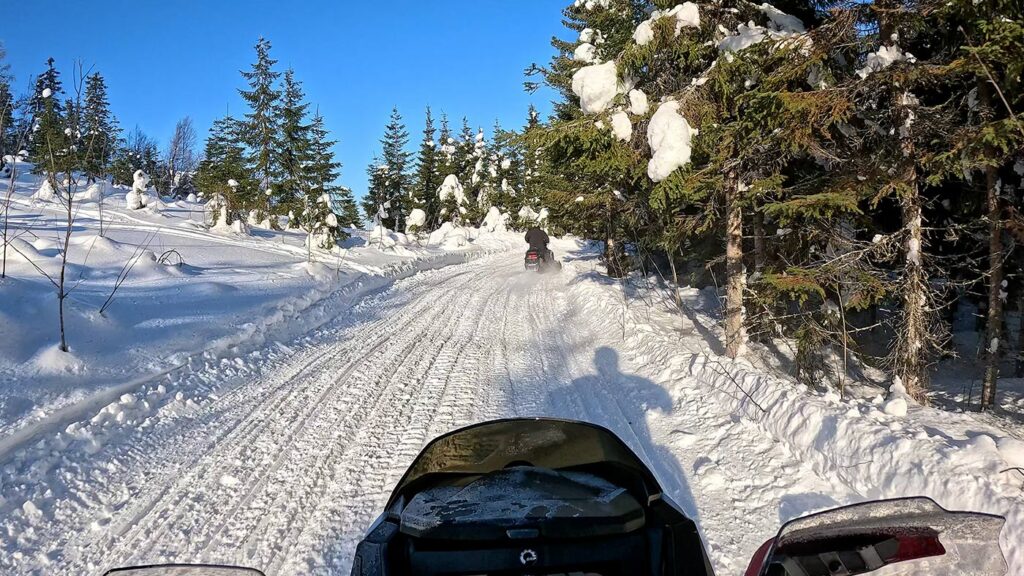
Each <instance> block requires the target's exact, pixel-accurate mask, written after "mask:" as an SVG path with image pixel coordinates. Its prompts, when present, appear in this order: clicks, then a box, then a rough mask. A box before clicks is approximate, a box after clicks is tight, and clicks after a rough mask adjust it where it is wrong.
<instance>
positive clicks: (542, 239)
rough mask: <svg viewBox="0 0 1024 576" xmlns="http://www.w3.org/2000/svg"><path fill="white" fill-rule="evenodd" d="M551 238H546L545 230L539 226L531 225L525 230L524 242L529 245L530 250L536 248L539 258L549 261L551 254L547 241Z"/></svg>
mask: <svg viewBox="0 0 1024 576" xmlns="http://www.w3.org/2000/svg"><path fill="white" fill-rule="evenodd" d="M550 241H551V239H550V238H548V234H547V232H545V231H543V230H541V229H540V228H538V227H536V226H533V227H532V228H530V229H529V230H527V231H526V243H527V244H529V245H530V250H536V251H537V252H538V253H540V256H541V258H543V259H545V260H547V261H549V262H550V261H551V260H553V256H554V255H553V254H552V253H551V251H550V250H548V242H550Z"/></svg>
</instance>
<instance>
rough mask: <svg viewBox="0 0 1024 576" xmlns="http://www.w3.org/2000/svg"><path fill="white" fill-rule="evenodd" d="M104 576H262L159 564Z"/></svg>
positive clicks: (245, 571)
mask: <svg viewBox="0 0 1024 576" xmlns="http://www.w3.org/2000/svg"><path fill="white" fill-rule="evenodd" d="M104 576H263V573H262V572H260V571H259V570H254V569H252V568H241V567H239V566H213V565H202V564H159V565H152V566H132V567H129V568H117V569H114V570H111V571H109V572H107V573H106V574H105V575H104Z"/></svg>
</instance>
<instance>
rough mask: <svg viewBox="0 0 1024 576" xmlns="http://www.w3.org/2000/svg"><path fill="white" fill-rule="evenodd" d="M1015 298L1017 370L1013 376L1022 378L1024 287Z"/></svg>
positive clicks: (1023, 361) (1023, 375)
mask: <svg viewBox="0 0 1024 576" xmlns="http://www.w3.org/2000/svg"><path fill="white" fill-rule="evenodd" d="M1018 289H1019V290H1020V294H1019V295H1018V296H1017V368H1016V370H1015V371H1014V374H1013V375H1014V376H1016V377H1017V378H1024V287H1020V288H1018Z"/></svg>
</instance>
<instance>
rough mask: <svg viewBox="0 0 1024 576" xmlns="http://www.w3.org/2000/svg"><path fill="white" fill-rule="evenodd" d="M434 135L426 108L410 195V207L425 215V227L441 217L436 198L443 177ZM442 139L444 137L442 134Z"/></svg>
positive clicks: (428, 111)
mask: <svg viewBox="0 0 1024 576" xmlns="http://www.w3.org/2000/svg"><path fill="white" fill-rule="evenodd" d="M436 133H437V131H436V129H435V128H434V119H433V117H432V116H431V115H430V107H429V106H428V107H427V113H426V124H425V126H424V128H423V141H422V142H420V150H419V154H418V155H417V157H416V177H415V181H414V182H413V188H412V194H411V200H412V205H411V207H412V208H419V209H420V210H423V211H424V212H425V213H426V215H427V220H426V222H427V226H434V225H436V224H437V223H438V222H439V220H440V216H441V214H440V213H441V202H440V200H439V199H438V196H437V187H438V186H440V185H441V180H442V178H443V176H442V175H441V174H440V165H439V164H440V163H439V158H438V156H439V155H440V152H439V150H438V145H437V142H436V140H435V136H436ZM442 137H444V133H443V132H442Z"/></svg>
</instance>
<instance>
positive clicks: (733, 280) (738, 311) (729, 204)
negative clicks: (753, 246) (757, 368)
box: [725, 172, 746, 358]
mask: <svg viewBox="0 0 1024 576" xmlns="http://www.w3.org/2000/svg"><path fill="white" fill-rule="evenodd" d="M725 211H726V217H725V274H726V287H725V354H726V356H728V357H730V358H736V357H737V356H739V355H740V354H742V352H743V347H744V344H745V340H746V334H745V332H744V329H743V288H744V287H745V286H746V275H745V274H744V272H743V208H742V205H741V204H740V192H739V187H738V186H737V180H736V174H735V173H734V172H729V173H728V174H726V177H725Z"/></svg>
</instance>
